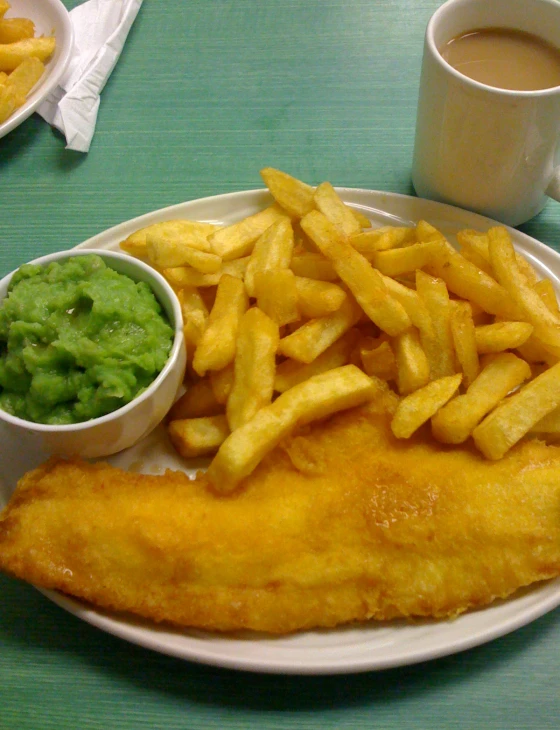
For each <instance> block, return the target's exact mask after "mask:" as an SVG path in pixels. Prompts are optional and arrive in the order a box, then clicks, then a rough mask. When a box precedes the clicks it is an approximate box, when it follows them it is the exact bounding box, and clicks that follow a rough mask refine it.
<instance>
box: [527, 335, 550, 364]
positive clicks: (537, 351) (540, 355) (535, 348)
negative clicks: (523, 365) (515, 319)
mask: <svg viewBox="0 0 560 730" xmlns="http://www.w3.org/2000/svg"><path fill="white" fill-rule="evenodd" d="M517 352H518V353H519V354H520V355H521V357H522V358H523V359H524V360H527V362H530V363H546V364H547V365H556V363H557V362H558V361H559V360H560V356H558V355H554V354H552V353H551V352H549V351H548V350H547V349H545V347H544V345H543V344H542V343H541V342H540V341H539V340H537V339H536V338H535V337H534V335H531V336H530V337H529V339H528V340H527V341H526V342H524V343H523V344H522V345H521V346H520V347H518V348H517Z"/></svg>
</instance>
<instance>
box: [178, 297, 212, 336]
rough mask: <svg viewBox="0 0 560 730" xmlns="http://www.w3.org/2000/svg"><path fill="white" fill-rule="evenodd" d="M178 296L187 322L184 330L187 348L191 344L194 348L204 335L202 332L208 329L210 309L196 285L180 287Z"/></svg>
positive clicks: (184, 320)
mask: <svg viewBox="0 0 560 730" xmlns="http://www.w3.org/2000/svg"><path fill="white" fill-rule="evenodd" d="M177 298H178V299H179V303H180V305H181V313H182V314H183V322H184V323H185V324H184V327H183V330H184V333H185V340H186V342H187V348H188V347H189V345H190V346H192V347H193V349H194V347H196V345H198V343H199V340H200V338H201V337H202V333H203V332H204V330H205V329H206V322H207V321H208V309H207V307H206V304H205V302H204V299H203V298H202V297H201V296H200V293H199V292H198V290H197V289H195V288H194V287H185V288H184V289H179V291H178V292H177Z"/></svg>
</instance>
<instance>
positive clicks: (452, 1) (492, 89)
mask: <svg viewBox="0 0 560 730" xmlns="http://www.w3.org/2000/svg"><path fill="white" fill-rule="evenodd" d="M471 1H472V0H446V2H444V3H443V5H440V6H439V8H438V9H437V10H436V11H435V12H434V13H433V14H432V16H431V17H430V20H429V21H428V25H427V27H426V35H425V42H426V46H427V47H428V48H429V50H430V52H431V54H432V56H433V57H434V59H435V60H436V62H437V63H438V65H439V66H440V67H441V68H443V69H444V70H445V71H446V72H447V73H450V74H451V75H452V76H453V77H454V78H455V79H456V80H457V81H460V82H461V83H463V84H465V85H466V86H470V87H472V88H473V89H477V90H479V91H484V92H486V93H491V94H495V95H497V96H504V97H511V98H527V99H534V98H538V97H547V96H555V95H557V94H560V84H558V85H557V86H549V87H547V88H545V89H504V88H502V87H500V86H490V85H489V84H484V83H482V82H481V81H476V80H475V79H472V78H470V77H469V76H465V74H462V73H461V72H460V71H457V69H456V68H454V67H453V66H452V65H451V64H450V63H448V62H447V61H446V60H445V58H444V57H443V56H442V55H441V52H440V50H439V49H438V47H437V45H436V43H435V39H434V35H435V29H436V28H437V25H438V23H439V22H440V19H441V16H443V15H445V14H446V12H448V10H449V8H450V7H451V6H454V5H456V4H462V5H464V4H466V3H468V2H471ZM488 1H489V0H487V2H488ZM537 1H538V2H539V3H541V4H545V5H548V6H550V7H551V8H554V9H555V10H557V11H558V13H559V18H560V3H559V2H558V1H557V0H537ZM492 27H497V28H504V29H505V30H521V29H520V28H514V27H512V26H511V25H509V24H504V25H500V26H492ZM474 30H476V28H475V29H474ZM465 32H467V31H465ZM532 35H536V34H534V33H532ZM557 50H558V51H559V52H560V48H558V49H557Z"/></svg>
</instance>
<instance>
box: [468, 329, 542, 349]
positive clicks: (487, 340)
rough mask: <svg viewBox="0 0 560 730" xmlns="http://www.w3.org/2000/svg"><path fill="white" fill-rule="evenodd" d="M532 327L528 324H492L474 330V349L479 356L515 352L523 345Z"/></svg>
mask: <svg viewBox="0 0 560 730" xmlns="http://www.w3.org/2000/svg"><path fill="white" fill-rule="evenodd" d="M532 332H533V325H532V324H529V323H528V322H494V324H486V325H482V326H481V327H476V328H475V337H476V349H477V351H478V353H479V355H484V354H488V353H491V352H503V351H504V350H515V348H516V347H520V346H521V345H523V343H525V342H526V341H527V340H528V339H529V337H530V336H531V333H532Z"/></svg>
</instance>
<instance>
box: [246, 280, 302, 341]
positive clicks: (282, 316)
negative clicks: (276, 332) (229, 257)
mask: <svg viewBox="0 0 560 730" xmlns="http://www.w3.org/2000/svg"><path fill="white" fill-rule="evenodd" d="M254 290H255V296H256V298H257V305H258V307H259V309H262V311H263V312H264V313H265V314H267V315H268V316H269V317H270V319H272V321H273V322H276V324H277V325H278V326H279V327H283V326H284V325H285V324H291V323H292V322H297V321H298V320H299V319H300V314H299V309H298V300H299V297H298V293H297V286H296V275H295V274H294V272H293V271H292V270H291V269H271V270H270V271H258V272H257V273H256V274H255V281H254Z"/></svg>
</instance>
